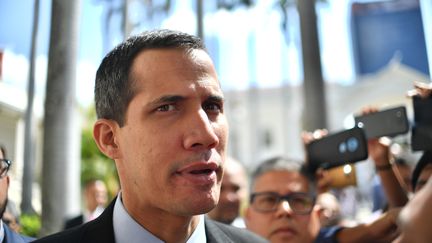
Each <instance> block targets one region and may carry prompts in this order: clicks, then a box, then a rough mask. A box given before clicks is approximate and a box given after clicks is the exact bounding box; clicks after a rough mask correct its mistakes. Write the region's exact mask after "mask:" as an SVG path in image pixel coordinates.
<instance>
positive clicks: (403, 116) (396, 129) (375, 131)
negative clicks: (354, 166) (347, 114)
mask: <svg viewBox="0 0 432 243" xmlns="http://www.w3.org/2000/svg"><path fill="white" fill-rule="evenodd" d="M354 120H355V124H356V126H358V127H360V128H363V129H364V130H365V134H366V138H368V139H369V138H379V137H383V136H388V137H393V136H396V135H399V134H404V133H407V132H408V131H409V123H408V118H407V112H406V108H405V106H399V107H395V108H391V109H386V110H381V111H378V112H375V113H370V114H366V115H363V116H356V117H354Z"/></svg>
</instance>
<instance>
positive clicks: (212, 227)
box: [204, 218, 232, 243]
mask: <svg viewBox="0 0 432 243" xmlns="http://www.w3.org/2000/svg"><path fill="white" fill-rule="evenodd" d="M204 223H205V231H206V237H207V243H232V241H231V239H230V238H228V236H227V235H226V234H225V233H224V232H223V231H222V230H221V229H220V228H219V227H218V226H217V225H216V224H215V223H213V222H212V221H211V220H208V219H207V218H205V221H204Z"/></svg>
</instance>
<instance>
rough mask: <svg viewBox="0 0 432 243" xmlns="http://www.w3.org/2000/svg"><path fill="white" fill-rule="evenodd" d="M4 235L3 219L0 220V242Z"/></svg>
mask: <svg viewBox="0 0 432 243" xmlns="http://www.w3.org/2000/svg"><path fill="white" fill-rule="evenodd" d="M4 237H5V231H4V226H3V220H0V242H3V240H4Z"/></svg>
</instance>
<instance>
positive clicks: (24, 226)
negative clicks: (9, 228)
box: [20, 214, 41, 237]
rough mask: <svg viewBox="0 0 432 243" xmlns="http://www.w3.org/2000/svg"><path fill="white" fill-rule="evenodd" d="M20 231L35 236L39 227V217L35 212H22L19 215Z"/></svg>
mask: <svg viewBox="0 0 432 243" xmlns="http://www.w3.org/2000/svg"><path fill="white" fill-rule="evenodd" d="M20 222H21V233H22V234H24V235H27V236H31V237H37V236H38V233H39V230H40V228H41V219H40V217H39V216H38V215H37V214H22V215H21V216H20Z"/></svg>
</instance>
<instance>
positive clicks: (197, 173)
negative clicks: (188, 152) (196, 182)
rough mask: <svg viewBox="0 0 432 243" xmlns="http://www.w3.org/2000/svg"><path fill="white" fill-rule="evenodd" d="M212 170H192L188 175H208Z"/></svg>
mask: <svg viewBox="0 0 432 243" xmlns="http://www.w3.org/2000/svg"><path fill="white" fill-rule="evenodd" d="M213 171H214V170H211V169H203V170H193V171H191V172H189V173H191V174H194V175H200V174H205V175H209V174H211V173H212V172H213Z"/></svg>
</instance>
